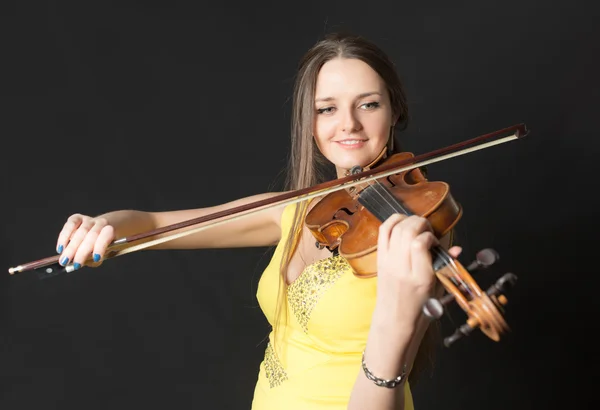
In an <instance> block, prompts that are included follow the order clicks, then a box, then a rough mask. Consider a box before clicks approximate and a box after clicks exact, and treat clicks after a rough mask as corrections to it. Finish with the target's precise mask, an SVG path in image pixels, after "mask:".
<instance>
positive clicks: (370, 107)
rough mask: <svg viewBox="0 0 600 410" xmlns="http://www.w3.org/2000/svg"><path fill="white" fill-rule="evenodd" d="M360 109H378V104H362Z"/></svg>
mask: <svg viewBox="0 0 600 410" xmlns="http://www.w3.org/2000/svg"><path fill="white" fill-rule="evenodd" d="M361 107H364V108H365V109H367V110H373V109H375V108H379V102H378V101H371V102H368V103H364V104H363V105H361Z"/></svg>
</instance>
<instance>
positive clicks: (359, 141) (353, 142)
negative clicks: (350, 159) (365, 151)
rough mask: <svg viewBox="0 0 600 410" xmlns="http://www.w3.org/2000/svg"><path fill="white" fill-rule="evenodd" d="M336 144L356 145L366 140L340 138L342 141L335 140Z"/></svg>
mask: <svg viewBox="0 0 600 410" xmlns="http://www.w3.org/2000/svg"><path fill="white" fill-rule="evenodd" d="M336 142H337V143H338V144H341V145H344V146H348V147H351V146H357V145H360V144H363V143H365V142H367V140H342V141H336Z"/></svg>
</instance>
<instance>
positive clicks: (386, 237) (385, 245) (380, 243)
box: [377, 214, 406, 252]
mask: <svg viewBox="0 0 600 410" xmlns="http://www.w3.org/2000/svg"><path fill="white" fill-rule="evenodd" d="M404 219H406V216H405V215H402V214H392V216H390V217H389V218H388V219H386V220H385V221H384V222H383V223H382V224H381V225H380V226H379V237H378V238H377V248H378V249H382V250H383V251H384V252H385V251H387V250H388V249H389V244H390V236H391V234H392V230H393V229H394V226H395V225H397V224H398V223H400V222H401V221H402V220H404Z"/></svg>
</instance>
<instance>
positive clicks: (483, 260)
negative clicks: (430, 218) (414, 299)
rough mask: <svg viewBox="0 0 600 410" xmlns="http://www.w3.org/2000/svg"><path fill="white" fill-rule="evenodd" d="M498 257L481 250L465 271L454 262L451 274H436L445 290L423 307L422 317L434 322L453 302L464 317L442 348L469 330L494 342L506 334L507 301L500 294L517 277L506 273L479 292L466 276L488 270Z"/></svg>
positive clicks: (493, 253) (489, 251)
mask: <svg viewBox="0 0 600 410" xmlns="http://www.w3.org/2000/svg"><path fill="white" fill-rule="evenodd" d="M498 259H499V255H498V253H497V252H496V251H495V250H493V249H489V248H488V249H483V250H481V251H479V252H478V253H477V256H476V259H475V260H474V261H473V262H471V263H470V264H469V265H468V267H467V268H464V267H463V266H461V265H460V264H459V263H458V262H456V261H455V266H454V269H452V271H451V273H452V275H448V274H447V273H448V272H445V271H444V270H440V271H437V272H436V275H437V277H438V279H439V280H440V282H441V283H442V285H443V286H444V288H445V289H446V290H447V291H448V293H447V294H446V295H444V296H443V297H441V298H440V299H436V298H430V299H429V300H427V301H426V302H425V304H424V305H423V313H424V314H425V316H427V317H429V318H431V319H433V320H435V319H439V318H441V317H442V315H443V314H444V311H445V310H446V306H447V305H449V304H450V303H451V302H453V301H456V302H457V304H458V305H459V306H460V307H461V308H462V310H463V311H464V312H465V313H466V314H467V316H468V319H467V321H466V322H465V323H464V324H463V325H461V326H460V327H458V328H457V329H456V330H455V332H454V333H453V334H452V335H450V336H448V337H446V338H444V345H445V346H446V347H450V346H451V345H452V344H453V343H454V342H456V341H457V340H459V339H462V338H463V337H464V336H468V335H469V334H470V333H471V332H472V331H473V330H475V329H477V328H479V329H480V330H481V331H482V332H483V333H484V334H485V335H486V336H487V337H489V338H490V339H492V340H494V341H498V340H500V335H501V334H503V333H505V332H507V331H508V330H509V327H508V325H507V323H506V321H505V320H504V317H503V316H502V314H503V313H504V306H505V305H506V304H507V303H508V299H507V298H506V296H505V295H504V293H503V292H504V291H505V290H507V289H508V288H510V287H512V286H514V285H515V284H516V282H517V276H516V275H515V274H513V273H506V274H504V275H503V276H502V277H500V278H499V279H498V280H497V281H496V282H495V283H494V284H493V285H492V286H490V287H489V288H488V290H487V291H485V292H483V291H482V290H481V289H480V288H479V286H478V285H477V283H476V282H475V280H473V278H472V277H471V275H470V273H471V272H474V271H476V270H478V269H482V268H488V267H489V266H491V265H492V264H494V263H495V262H496V261H498Z"/></svg>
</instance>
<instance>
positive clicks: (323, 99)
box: [315, 91, 381, 102]
mask: <svg viewBox="0 0 600 410" xmlns="http://www.w3.org/2000/svg"><path fill="white" fill-rule="evenodd" d="M371 95H381V93H380V92H378V91H371V92H368V93H362V94H359V95H358V96H357V98H359V99H360V98H365V97H370V96H371ZM332 100H335V98H333V97H323V98H316V99H315V102H319V101H332Z"/></svg>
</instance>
